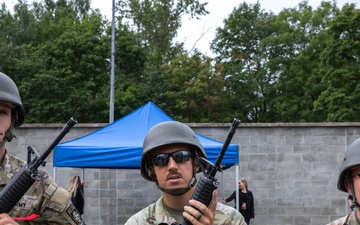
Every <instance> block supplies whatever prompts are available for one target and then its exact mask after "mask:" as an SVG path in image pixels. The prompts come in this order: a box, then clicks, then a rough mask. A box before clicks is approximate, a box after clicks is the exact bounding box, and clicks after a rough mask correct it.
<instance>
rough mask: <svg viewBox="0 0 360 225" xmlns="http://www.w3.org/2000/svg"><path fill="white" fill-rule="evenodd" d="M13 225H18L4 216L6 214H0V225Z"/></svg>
mask: <svg viewBox="0 0 360 225" xmlns="http://www.w3.org/2000/svg"><path fill="white" fill-rule="evenodd" d="M13 224H17V225H19V224H18V223H17V222H15V220H13V219H12V218H11V217H10V216H9V215H8V214H6V213H1V214H0V225H13Z"/></svg>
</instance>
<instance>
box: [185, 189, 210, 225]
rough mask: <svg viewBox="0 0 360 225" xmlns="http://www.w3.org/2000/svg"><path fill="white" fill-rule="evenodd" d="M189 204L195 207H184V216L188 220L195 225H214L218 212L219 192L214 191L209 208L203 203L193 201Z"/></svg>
mask: <svg viewBox="0 0 360 225" xmlns="http://www.w3.org/2000/svg"><path fill="white" fill-rule="evenodd" d="M189 203H190V205H191V206H193V207H190V206H185V207H184V213H183V216H184V217H185V218H186V219H188V220H189V221H190V222H191V223H192V224H194V225H198V224H208V225H211V224H213V222H214V217H215V211H216V204H217V190H214V191H213V194H212V200H211V203H210V206H209V208H208V207H207V206H206V205H204V204H203V203H201V202H199V201H196V200H193V199H192V200H190V201H189Z"/></svg>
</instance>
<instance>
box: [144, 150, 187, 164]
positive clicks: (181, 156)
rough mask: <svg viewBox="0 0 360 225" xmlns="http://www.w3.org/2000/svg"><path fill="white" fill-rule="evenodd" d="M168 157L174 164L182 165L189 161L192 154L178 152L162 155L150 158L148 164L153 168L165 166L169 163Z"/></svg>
mask: <svg viewBox="0 0 360 225" xmlns="http://www.w3.org/2000/svg"><path fill="white" fill-rule="evenodd" d="M170 156H171V157H172V158H173V159H174V161H175V162H176V163H183V162H187V161H189V160H190V158H191V156H192V154H191V152H189V151H188V150H179V151H176V152H172V153H162V154H158V155H155V156H154V157H152V158H151V159H150V164H151V165H154V166H166V165H167V164H168V163H169V160H170Z"/></svg>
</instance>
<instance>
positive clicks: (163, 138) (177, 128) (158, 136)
mask: <svg viewBox="0 0 360 225" xmlns="http://www.w3.org/2000/svg"><path fill="white" fill-rule="evenodd" d="M169 144H188V145H190V146H192V147H194V149H195V151H196V154H197V156H199V157H203V158H206V159H207V156H206V153H205V150H204V147H203V146H202V145H201V144H200V142H199V139H198V138H197V136H196V134H195V132H194V131H193V130H192V129H191V128H190V127H189V126H187V125H186V124H183V123H180V122H177V121H166V122H162V123H159V124H157V125H155V126H153V127H152V128H151V129H150V130H149V132H148V133H147V135H146V137H145V140H144V143H143V148H142V157H141V165H140V168H141V175H142V176H143V177H144V178H145V179H146V180H149V181H156V180H155V177H154V175H153V174H152V173H151V171H150V169H149V166H148V161H149V159H148V157H149V155H150V153H151V151H152V150H153V149H155V148H158V147H160V146H164V145H169ZM198 172H200V170H199V171H198Z"/></svg>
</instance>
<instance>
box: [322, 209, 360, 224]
mask: <svg viewBox="0 0 360 225" xmlns="http://www.w3.org/2000/svg"><path fill="white" fill-rule="evenodd" d="M356 211H357V210H355V211H353V212H351V213H350V214H348V215H347V216H344V217H341V218H340V219H337V220H334V221H332V222H331V223H329V224H327V225H359V224H360V223H359V221H358V219H357V218H356V215H355V213H356Z"/></svg>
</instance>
